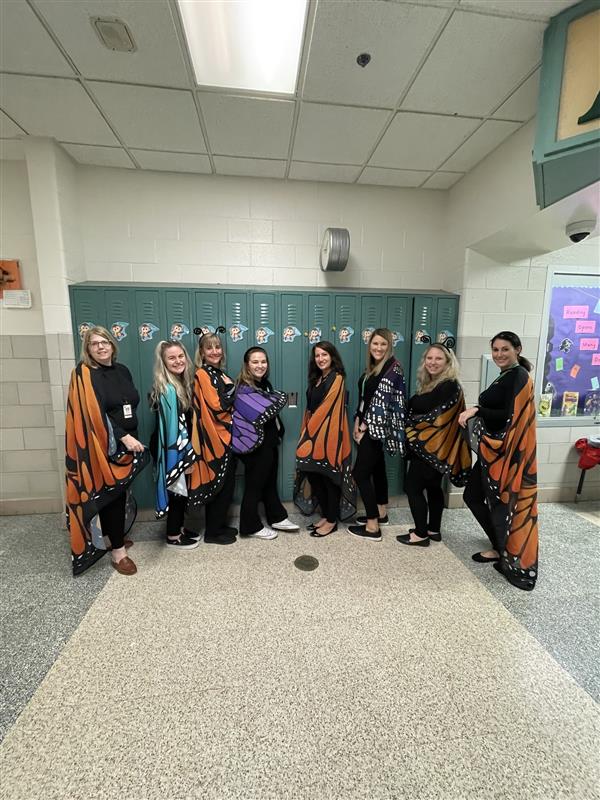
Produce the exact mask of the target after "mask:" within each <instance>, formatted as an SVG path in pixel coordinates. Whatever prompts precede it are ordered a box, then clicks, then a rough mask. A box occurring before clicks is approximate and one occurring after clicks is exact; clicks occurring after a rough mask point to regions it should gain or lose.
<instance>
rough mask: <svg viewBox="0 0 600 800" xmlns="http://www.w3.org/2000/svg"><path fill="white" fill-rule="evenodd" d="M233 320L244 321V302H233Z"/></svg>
mask: <svg viewBox="0 0 600 800" xmlns="http://www.w3.org/2000/svg"><path fill="white" fill-rule="evenodd" d="M231 321H232V322H238V323H239V322H241V321H242V304H241V303H232V304H231Z"/></svg>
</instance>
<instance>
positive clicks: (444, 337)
mask: <svg viewBox="0 0 600 800" xmlns="http://www.w3.org/2000/svg"><path fill="white" fill-rule="evenodd" d="M437 340H438V342H439V343H440V344H445V345H446V347H447V348H451V347H454V345H455V344H456V336H455V335H454V334H453V333H452V331H446V330H444V331H440V332H439V333H438V337H437Z"/></svg>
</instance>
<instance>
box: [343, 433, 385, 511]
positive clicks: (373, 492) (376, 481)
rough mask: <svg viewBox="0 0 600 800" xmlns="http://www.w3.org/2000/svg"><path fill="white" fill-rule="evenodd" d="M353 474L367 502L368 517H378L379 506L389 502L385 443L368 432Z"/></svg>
mask: <svg viewBox="0 0 600 800" xmlns="http://www.w3.org/2000/svg"><path fill="white" fill-rule="evenodd" d="M352 474H353V475H354V480H355V481H356V485H357V486H358V491H359V492H360V496H361V497H362V501H363V503H364V504H365V513H366V515H367V519H378V517H379V509H378V508H377V506H386V505H387V503H388V481H387V475H386V472H385V458H384V455H383V444H382V443H381V442H380V441H378V440H377V439H371V437H370V436H369V434H368V433H365V435H364V436H363V437H362V439H361V440H360V444H359V445H358V453H357V455H356V462H355V464H354V469H353V470H352Z"/></svg>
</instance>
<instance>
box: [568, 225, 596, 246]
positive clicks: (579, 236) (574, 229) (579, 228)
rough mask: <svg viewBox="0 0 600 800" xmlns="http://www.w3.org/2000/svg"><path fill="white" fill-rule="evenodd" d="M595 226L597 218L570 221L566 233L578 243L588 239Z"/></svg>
mask: <svg viewBox="0 0 600 800" xmlns="http://www.w3.org/2000/svg"><path fill="white" fill-rule="evenodd" d="M595 227H596V220H595V219H583V220H579V221H577V222H569V224H568V225H567V227H566V228H565V233H566V234H567V236H568V237H569V239H570V240H571V241H572V242H573V243H574V244H577V243H578V242H583V240H584V239H587V238H588V236H589V235H590V233H591V232H592V231H593V230H594V228H595Z"/></svg>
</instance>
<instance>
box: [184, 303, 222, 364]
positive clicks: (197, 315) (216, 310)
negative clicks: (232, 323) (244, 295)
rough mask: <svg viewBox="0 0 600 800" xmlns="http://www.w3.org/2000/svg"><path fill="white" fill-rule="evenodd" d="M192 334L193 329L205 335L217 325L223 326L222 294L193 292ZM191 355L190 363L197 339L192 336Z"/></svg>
mask: <svg viewBox="0 0 600 800" xmlns="http://www.w3.org/2000/svg"><path fill="white" fill-rule="evenodd" d="M192 322H193V325H192V332H193V330H194V328H201V329H202V330H203V331H204V332H205V333H208V332H210V333H214V332H215V331H216V330H217V328H218V327H219V325H223V326H225V317H224V314H223V307H222V293H221V292H218V291H212V290H210V289H207V290H204V289H203V290H197V291H195V292H194V319H193V320H192ZM194 338H195V339H196V341H195V342H194V347H193V353H190V356H191V357H192V361H193V360H194V359H195V357H196V350H197V337H196V336H194ZM221 338H222V340H223V346H224V347H225V349H227V348H226V346H227V341H226V336H225V334H222V335H221Z"/></svg>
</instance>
